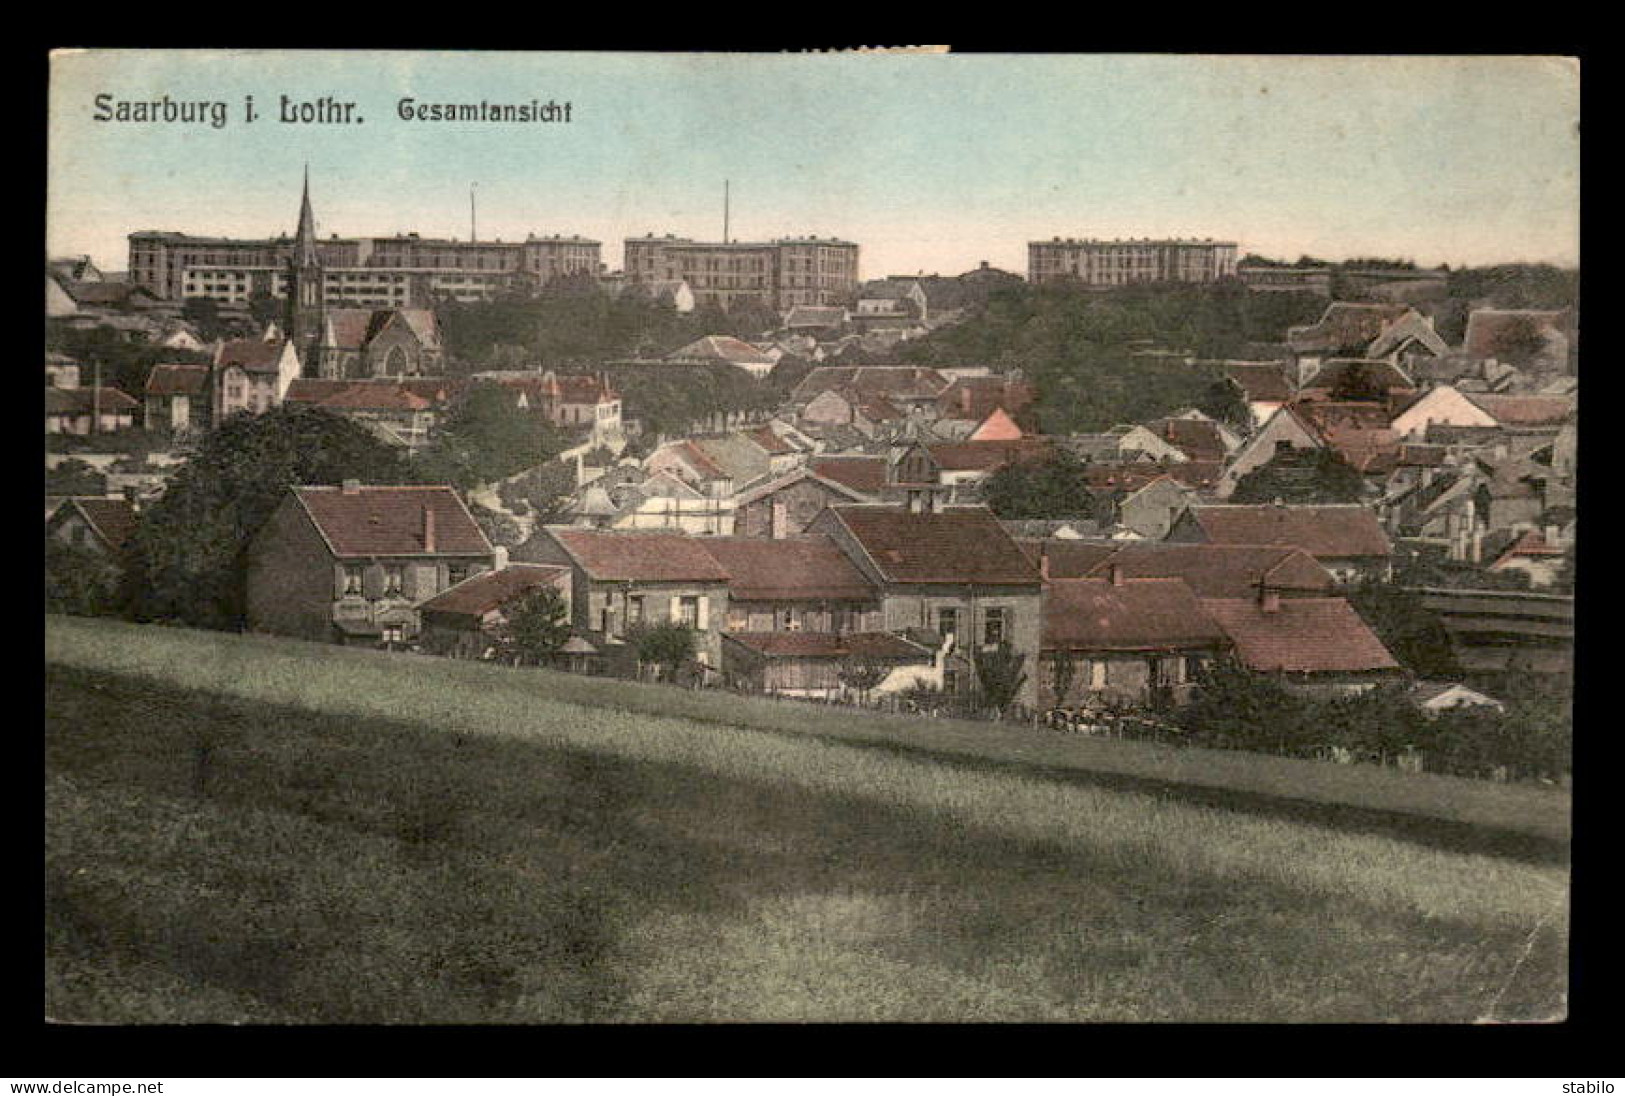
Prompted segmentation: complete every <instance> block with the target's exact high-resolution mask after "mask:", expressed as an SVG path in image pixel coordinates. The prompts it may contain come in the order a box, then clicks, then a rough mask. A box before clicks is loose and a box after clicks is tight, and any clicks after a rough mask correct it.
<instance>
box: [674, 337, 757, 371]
mask: <svg viewBox="0 0 1625 1096" xmlns="http://www.w3.org/2000/svg"><path fill="white" fill-rule="evenodd" d="M665 360H666V361H668V362H722V363H724V364H726V365H732V366H735V367H737V368H739V369H743V370H744V371H745V372H747V373H749V374H750V375H751V376H753V377H765V376H767V375H768V374H769V373H771V372H772V371H773V366H774V363H775V362H776V361H777V360H778V359H777V358H775V357H773V356H771V355H769V354H768V353H767V352H766V351H763V350H760V349H758V348H757V347H754V346H752V345H751V344H750V343H748V342H745V341H744V340H742V339H736V338H734V337H733V336H731V335H707V336H705V337H704V338H702V339H695V340H694V341H693V342H691V343H688V344H687V345H685V346H680V347H678V348H677V349H676V350H673V351H672V352H671V353H670V354H667V355H666V358H665Z"/></svg>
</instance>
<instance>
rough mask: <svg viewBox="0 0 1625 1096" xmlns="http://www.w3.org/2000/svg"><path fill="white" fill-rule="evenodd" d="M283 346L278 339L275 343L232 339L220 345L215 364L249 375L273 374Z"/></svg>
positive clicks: (261, 340)
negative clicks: (236, 367)
mask: <svg viewBox="0 0 1625 1096" xmlns="http://www.w3.org/2000/svg"><path fill="white" fill-rule="evenodd" d="M285 345H287V344H286V343H284V342H283V341H282V340H280V339H279V340H277V341H275V342H267V341H266V340H264V339H232V340H231V341H230V342H224V343H221V344H220V351H219V354H218V355H217V356H216V358H215V362H216V364H218V365H235V366H238V367H240V368H242V369H244V370H247V371H248V372H250V373H275V372H276V371H277V362H278V361H279V360H280V359H281V357H282V348H283V347H284V346H285Z"/></svg>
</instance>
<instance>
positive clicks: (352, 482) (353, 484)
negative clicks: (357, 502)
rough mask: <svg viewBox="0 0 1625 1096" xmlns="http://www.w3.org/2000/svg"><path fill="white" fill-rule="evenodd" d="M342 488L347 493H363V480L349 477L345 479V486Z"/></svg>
mask: <svg viewBox="0 0 1625 1096" xmlns="http://www.w3.org/2000/svg"><path fill="white" fill-rule="evenodd" d="M340 490H341V491H342V492H343V493H344V494H346V495H359V494H360V493H361V481H360V480H358V479H347V480H345V481H344V486H343V487H342V488H340Z"/></svg>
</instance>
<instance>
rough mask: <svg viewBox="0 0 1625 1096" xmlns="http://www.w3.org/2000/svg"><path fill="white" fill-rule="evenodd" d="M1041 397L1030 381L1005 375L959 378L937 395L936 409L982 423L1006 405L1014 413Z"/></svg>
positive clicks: (1006, 409)
mask: <svg viewBox="0 0 1625 1096" xmlns="http://www.w3.org/2000/svg"><path fill="white" fill-rule="evenodd" d="M1037 398H1038V389H1037V388H1036V387H1034V386H1033V385H1032V384H1031V383H1029V382H1027V381H1021V380H1009V379H1007V378H1005V377H960V378H959V379H958V380H956V381H954V382H953V383H952V384H950V385H949V386H948V387H947V388H946V389H944V390H943V391H942V393H941V394H940V395H939V396H937V411H938V413H939V414H940V415H941V416H942V417H943V418H945V419H969V420H971V421H972V422H981V421H982V420H983V419H985V418H987V417H988V415H990V414H992V413H993V410H994V408H1001V407H1002V408H1003V409H1004V410H1005V411H1007V412H1009V413H1010V414H1012V415H1015V414H1017V413H1018V412H1020V411H1022V410H1024V409H1025V408H1026V407H1027V406H1028V405H1029V404H1031V403H1032V402H1033V401H1034V400H1036V399H1037Z"/></svg>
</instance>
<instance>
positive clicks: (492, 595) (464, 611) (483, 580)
mask: <svg viewBox="0 0 1625 1096" xmlns="http://www.w3.org/2000/svg"><path fill="white" fill-rule="evenodd" d="M569 573H570V569H569V568H568V567H553V566H550V565H547V564H541V563H510V564H508V566H506V567H504V568H502V569H501V570H500V571H481V572H480V573H479V574H477V575H474V576H472V577H471V578H466V579H464V580H463V581H462V582H459V583H458V584H457V585H455V586H452V587H449V588H447V589H445V590H443V591H441V592H440V593H438V594H436V595H435V596H434V597H432V598H430V599H429V600H428V601H425V602H424V603H423V604H421V605H419V606H418V608H419V609H422V610H425V611H427V612H436V613H454V614H456V615H458V616H472V617H480V616H484V615H485V614H486V613H489V612H490V611H491V610H493V609H500V608H501V607H502V606H504V605H506V604H507V603H508V602H510V601H512V600H514V599H515V598H517V597H519V596H521V595H522V594H527V593H529V592H530V591H532V590H535V589H539V588H540V587H543V586H551V585H554V584H555V583H558V582H559V581H561V580H562V579H563V578H564V576H566V575H568V574H569Z"/></svg>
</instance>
